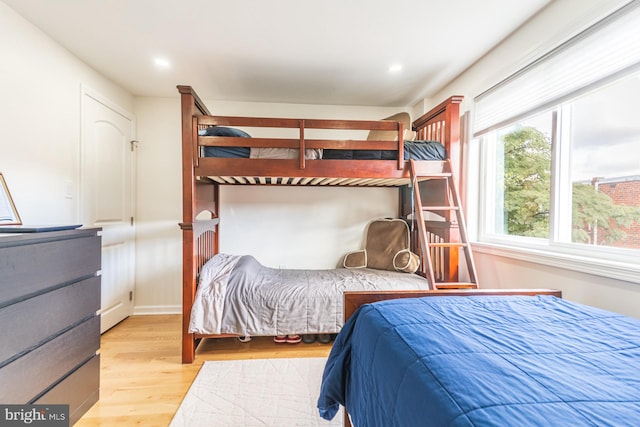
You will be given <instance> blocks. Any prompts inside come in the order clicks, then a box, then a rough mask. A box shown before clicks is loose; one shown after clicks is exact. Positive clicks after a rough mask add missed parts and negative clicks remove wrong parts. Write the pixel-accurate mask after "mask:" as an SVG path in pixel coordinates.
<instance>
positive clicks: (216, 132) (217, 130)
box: [201, 126, 251, 138]
mask: <svg viewBox="0 0 640 427" xmlns="http://www.w3.org/2000/svg"><path fill="white" fill-rule="evenodd" d="M201 135H202V136H236V137H240V138H251V135H249V134H248V133H246V132H245V131H243V130H240V129H235V128H228V127H225V126H209V127H208V128H206V129H205V130H204V132H202V133H201Z"/></svg>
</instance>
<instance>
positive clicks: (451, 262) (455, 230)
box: [410, 160, 479, 289]
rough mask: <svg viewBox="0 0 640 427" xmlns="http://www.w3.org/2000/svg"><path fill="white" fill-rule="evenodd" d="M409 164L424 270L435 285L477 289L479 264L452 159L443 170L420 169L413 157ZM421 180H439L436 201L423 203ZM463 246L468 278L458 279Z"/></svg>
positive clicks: (432, 285) (442, 287)
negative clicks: (433, 217)
mask: <svg viewBox="0 0 640 427" xmlns="http://www.w3.org/2000/svg"><path fill="white" fill-rule="evenodd" d="M410 165H411V185H412V187H413V200H414V204H415V205H414V220H415V221H414V223H417V225H418V240H419V241H420V252H421V253H422V257H423V265H422V272H423V274H424V275H425V276H426V277H427V279H429V283H430V286H431V288H432V289H477V288H478V287H479V286H478V280H477V275H476V268H475V264H474V261H473V254H472V252H471V246H470V245H469V240H468V238H467V230H466V226H465V221H464V215H463V212H462V208H461V204H460V197H459V195H458V190H457V187H456V183H455V180H454V176H453V172H452V169H451V163H450V161H449V160H446V161H444V162H443V163H442V170H441V172H431V171H429V172H421V171H419V167H418V165H417V164H416V163H415V162H414V161H413V160H410ZM422 181H439V184H440V185H439V186H438V187H436V188H438V189H440V193H439V194H440V195H439V197H436V199H437V200H436V201H433V200H429V201H428V204H423V203H424V202H423V200H424V199H423V198H422V197H421V194H420V183H421V182H422ZM436 184H437V183H436ZM432 199H433V197H432ZM435 202H437V204H434V203H435ZM425 214H435V217H436V218H437V219H436V220H432V219H431V217H430V218H425ZM460 249H462V252H463V255H464V264H465V265H466V273H467V274H466V276H467V277H466V279H467V281H459V279H458V276H459V273H460V272H461V271H460V270H459V264H458V262H459V258H460V257H459V255H460Z"/></svg>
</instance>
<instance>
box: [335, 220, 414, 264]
mask: <svg viewBox="0 0 640 427" xmlns="http://www.w3.org/2000/svg"><path fill="white" fill-rule="evenodd" d="M343 265H344V267H346V268H364V267H367V268H373V269H377V270H390V271H403V272H405V273H415V272H416V270H418V267H419V266H420V258H419V257H418V256H417V255H416V254H414V253H413V252H411V250H410V237H409V226H408V225H407V223H406V222H405V221H404V220H402V219H377V220H374V221H371V222H370V223H369V225H368V226H367V233H366V236H365V249H363V250H360V251H355V252H350V253H348V254H346V255H345V257H344V261H343Z"/></svg>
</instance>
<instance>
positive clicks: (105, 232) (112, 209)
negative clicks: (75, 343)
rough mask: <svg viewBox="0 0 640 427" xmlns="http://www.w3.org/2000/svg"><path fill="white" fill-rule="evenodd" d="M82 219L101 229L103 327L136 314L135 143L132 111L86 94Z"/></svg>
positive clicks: (101, 325) (84, 100) (84, 96)
mask: <svg viewBox="0 0 640 427" xmlns="http://www.w3.org/2000/svg"><path fill="white" fill-rule="evenodd" d="M82 123H83V125H82V126H83V127H82V144H81V146H82V156H81V158H82V168H81V174H82V176H81V179H80V182H81V194H82V200H81V209H82V212H81V218H82V220H83V224H84V226H85V227H102V304H101V310H100V315H101V321H100V331H101V332H104V331H106V330H107V329H109V328H111V327H112V326H114V325H116V324H117V323H118V322H120V321H122V320H123V319H125V318H126V317H127V316H130V315H131V314H132V313H133V290H134V277H135V274H134V269H135V265H134V257H135V226H134V206H135V204H134V203H133V200H134V195H135V193H134V185H135V180H134V178H135V144H134V142H133V141H132V139H133V137H132V133H133V118H132V115H131V114H129V113H127V112H125V111H122V110H121V109H119V108H118V107H116V106H114V105H113V104H112V103H110V102H109V101H108V100H105V99H104V98H102V97H101V96H99V95H97V94H95V93H93V92H92V91H90V90H89V89H87V88H83V92H82Z"/></svg>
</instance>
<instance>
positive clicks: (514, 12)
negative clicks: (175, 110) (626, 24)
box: [2, 0, 552, 106]
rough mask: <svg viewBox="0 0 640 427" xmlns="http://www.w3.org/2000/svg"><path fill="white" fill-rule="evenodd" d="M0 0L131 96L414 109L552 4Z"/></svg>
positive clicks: (526, 0)
mask: <svg viewBox="0 0 640 427" xmlns="http://www.w3.org/2000/svg"><path fill="white" fill-rule="evenodd" d="M2 1H4V2H5V3H6V4H7V5H9V6H10V7H12V8H13V9H14V10H15V11H16V12H18V13H19V14H20V15H22V16H23V17H24V18H26V19H27V20H28V21H30V22H32V23H33V24H35V25H36V26H37V27H39V28H40V29H41V30H42V31H44V32H45V33H47V34H48V35H49V36H51V37H52V38H53V39H54V40H56V41H57V42H58V43H60V44H61V45H62V46H64V47H66V48H67V49H68V50H70V51H71V52H73V53H74V54H75V55H76V56H77V57H79V58H80V59H82V60H83V61H84V62H86V63H87V64H89V65H90V66H92V67H93V68H94V69H96V70H98V71H100V72H101V73H102V74H103V75H105V76H106V77H108V78H110V79H111V80H113V81H114V82H116V83H118V84H119V85H121V86H122V87H124V88H125V89H127V90H129V91H131V92H132V93H133V94H134V95H140V96H171V97H173V96H177V91H176V88H175V87H176V85H177V84H187V85H191V86H193V87H194V88H195V89H196V90H197V91H198V94H199V95H200V96H201V97H202V98H205V99H219V100H232V101H263V102H290V103H309V104H336V105H337V104H342V105H374V106H406V105H412V104H413V103H415V102H416V101H418V100H420V99H422V98H425V97H429V96H430V95H431V94H433V93H435V92H437V91H438V90H439V89H441V88H442V87H443V86H444V85H445V84H446V83H447V82H449V81H450V80H451V79H453V78H454V77H456V76H457V75H459V74H460V73H461V72H462V71H464V70H465V69H466V68H467V67H469V66H470V65H471V64H473V63H474V62H475V61H476V60H478V59H479V58H480V57H481V56H482V55H484V54H485V53H486V52H487V51H489V50H490V49H491V47H492V46H494V45H495V44H496V43H498V42H500V41H501V40H502V39H504V38H505V37H507V36H508V35H509V34H510V33H511V32H512V31H513V30H515V29H516V28H517V27H519V26H520V25H521V24H522V23H524V22H525V21H526V20H527V19H528V18H530V17H531V16H532V15H533V14H535V13H536V12H537V11H539V10H540V9H541V8H542V7H544V6H545V5H546V4H548V3H549V2H550V1H552V0H518V1H513V0H481V1H479V0H438V1H436V0H394V1H393V2H392V1H390V0H324V1H311V0H307V1H304V0H270V1H267V0H235V1H233V0H227V1H221V0H55V1H53V0H2ZM156 57H161V58H165V59H167V60H168V61H170V63H171V66H170V67H169V68H166V69H159V68H158V67H157V66H155V65H154V59H155V58H156ZM392 64H402V67H403V68H402V70H401V71H399V72H396V73H391V72H389V67H390V66H391V65H392Z"/></svg>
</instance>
